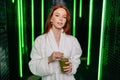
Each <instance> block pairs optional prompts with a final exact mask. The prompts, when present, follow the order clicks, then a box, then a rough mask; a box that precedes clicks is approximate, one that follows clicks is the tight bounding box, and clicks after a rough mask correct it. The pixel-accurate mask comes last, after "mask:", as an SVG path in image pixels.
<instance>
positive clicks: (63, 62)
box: [59, 57, 69, 73]
mask: <svg viewBox="0 0 120 80" xmlns="http://www.w3.org/2000/svg"><path fill="white" fill-rule="evenodd" d="M68 61H69V60H68V58H65V57H63V58H61V59H60V60H59V63H60V68H61V71H62V72H63V73H65V71H64V68H63V67H66V66H69V64H65V63H66V62H68Z"/></svg>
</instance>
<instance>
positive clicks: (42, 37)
mask: <svg viewBox="0 0 120 80" xmlns="http://www.w3.org/2000/svg"><path fill="white" fill-rule="evenodd" d="M44 38H45V34H41V35H39V36H37V37H36V38H35V41H41V40H44Z"/></svg>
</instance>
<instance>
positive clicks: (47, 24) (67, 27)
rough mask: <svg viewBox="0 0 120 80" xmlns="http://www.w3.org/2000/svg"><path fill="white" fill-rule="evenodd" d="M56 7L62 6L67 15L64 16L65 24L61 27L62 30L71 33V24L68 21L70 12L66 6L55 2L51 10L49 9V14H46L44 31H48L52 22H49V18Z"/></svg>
mask: <svg viewBox="0 0 120 80" xmlns="http://www.w3.org/2000/svg"><path fill="white" fill-rule="evenodd" d="M58 8H63V9H65V10H66V13H67V16H66V24H65V26H64V27H63V29H64V32H65V33H66V34H70V33H71V31H70V24H71V23H70V12H69V10H68V8H67V7H65V6H63V5H61V4H57V5H56V6H54V7H53V8H52V10H51V12H50V14H49V16H48V19H47V21H46V26H45V33H48V32H49V30H50V29H51V28H52V24H51V22H50V20H51V17H52V15H53V13H54V11H55V10H56V9H58Z"/></svg>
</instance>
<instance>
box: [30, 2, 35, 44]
mask: <svg viewBox="0 0 120 80" xmlns="http://www.w3.org/2000/svg"><path fill="white" fill-rule="evenodd" d="M31 4H32V5H31V8H32V9H31V16H32V19H31V22H32V24H31V25H32V26H31V30H32V37H31V38H32V40H31V41H32V46H33V44H34V0H31Z"/></svg>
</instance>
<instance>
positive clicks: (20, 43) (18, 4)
mask: <svg viewBox="0 0 120 80" xmlns="http://www.w3.org/2000/svg"><path fill="white" fill-rule="evenodd" d="M17 8H18V40H19V42H18V45H19V46H18V47H19V75H20V77H22V76H23V74H22V42H21V36H22V35H21V17H20V13H21V11H20V1H18V3H17Z"/></svg>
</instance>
